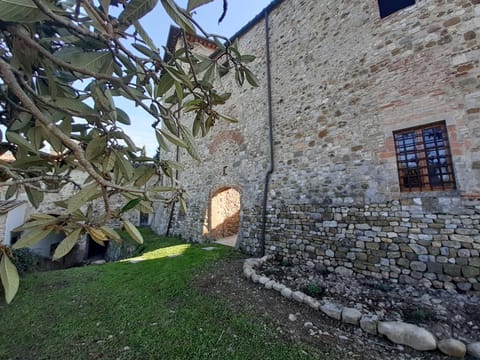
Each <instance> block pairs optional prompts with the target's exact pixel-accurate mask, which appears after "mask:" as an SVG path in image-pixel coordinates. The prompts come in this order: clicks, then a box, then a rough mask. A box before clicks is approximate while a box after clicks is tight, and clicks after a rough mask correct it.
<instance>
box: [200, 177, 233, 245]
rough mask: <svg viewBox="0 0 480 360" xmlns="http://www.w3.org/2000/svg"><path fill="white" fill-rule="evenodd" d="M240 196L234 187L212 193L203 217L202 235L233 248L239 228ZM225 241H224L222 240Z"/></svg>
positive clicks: (223, 188)
mask: <svg viewBox="0 0 480 360" xmlns="http://www.w3.org/2000/svg"><path fill="white" fill-rule="evenodd" d="M240 209H241V194H240V191H238V189H236V188H235V187H229V186H226V187H222V188H220V189H218V190H217V191H215V192H213V193H212V195H211V196H210V199H209V206H208V208H207V211H206V216H205V227H204V235H206V236H207V237H209V238H211V239H214V240H217V241H219V242H220V243H224V244H225V245H231V246H235V244H236V240H237V235H238V230H239V227H240ZM224 239H225V240H224Z"/></svg>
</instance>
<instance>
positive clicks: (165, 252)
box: [122, 244, 190, 263]
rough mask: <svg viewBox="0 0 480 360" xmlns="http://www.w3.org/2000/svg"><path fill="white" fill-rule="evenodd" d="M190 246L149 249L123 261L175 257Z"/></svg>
mask: <svg viewBox="0 0 480 360" xmlns="http://www.w3.org/2000/svg"><path fill="white" fill-rule="evenodd" d="M189 248H190V244H183V245H176V246H168V247H165V248H160V249H157V250H153V251H148V252H146V253H144V254H142V255H140V256H136V257H132V258H129V259H125V260H122V262H131V263H132V262H133V263H134V262H140V261H145V260H157V259H162V258H167V257H175V256H179V255H182V254H183V253H184V252H185V251H187V249H189Z"/></svg>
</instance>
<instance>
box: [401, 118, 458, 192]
mask: <svg viewBox="0 0 480 360" xmlns="http://www.w3.org/2000/svg"><path fill="white" fill-rule="evenodd" d="M393 138H394V142H395V153H396V155H397V166H398V179H399V182H400V191H438V190H454V189H455V188H456V186H455V174H454V172H453V166H452V157H451V151H450V144H449V141H448V133H447V127H446V123H445V121H441V122H436V123H432V124H427V125H423V126H418V127H414V128H409V129H404V130H399V131H395V132H394V133H393Z"/></svg>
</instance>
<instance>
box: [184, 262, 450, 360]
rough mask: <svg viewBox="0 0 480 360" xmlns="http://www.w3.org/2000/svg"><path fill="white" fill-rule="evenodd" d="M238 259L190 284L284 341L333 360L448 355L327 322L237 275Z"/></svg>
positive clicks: (308, 309)
mask: <svg viewBox="0 0 480 360" xmlns="http://www.w3.org/2000/svg"><path fill="white" fill-rule="evenodd" d="M243 260H244V259H238V258H236V259H229V260H224V261H221V262H219V263H218V264H216V266H215V267H214V268H212V269H210V270H209V271H208V272H205V273H202V274H199V275H197V277H196V278H195V279H194V284H193V286H195V287H197V288H198V289H199V290H200V291H201V292H203V293H205V294H209V295H213V296H214V297H217V298H218V297H220V298H222V299H224V300H225V301H226V302H227V303H228V304H229V306H230V307H231V309H232V311H243V312H247V313H250V314H252V315H254V316H256V317H257V318H258V321H262V322H266V323H269V324H270V325H272V326H273V327H274V328H275V329H276V331H277V332H278V335H279V336H282V337H284V338H285V339H286V340H293V341H300V342H303V343H305V344H308V345H309V346H313V347H315V348H317V349H328V350H330V351H331V350H334V351H335V352H336V353H337V354H338V359H368V360H373V359H376V360H378V359H400V360H401V359H419V360H420V359H435V360H440V359H447V357H446V356H443V355H442V354H440V353H439V352H425V353H422V352H418V351H415V350H412V349H409V348H406V347H403V346H398V345H394V344H392V343H390V342H389V341H388V340H385V339H383V338H381V337H376V336H367V335H366V334H365V333H364V332H362V331H361V329H360V328H358V327H356V326H350V325H347V324H344V323H341V322H339V321H336V320H332V319H330V318H329V317H327V316H326V315H324V314H323V313H322V312H320V311H315V310H312V309H310V308H309V307H307V306H305V305H302V304H298V303H296V302H293V301H290V300H287V299H285V298H283V297H281V296H280V294H278V293H277V292H276V291H272V290H266V289H264V288H263V287H261V286H259V285H258V284H254V283H252V282H251V281H249V280H246V279H245V278H244V277H243V276H242V274H241V273H242V264H243ZM270 269H272V268H270ZM274 272H275V271H274ZM269 276H270V277H272V274H269ZM380 291H381V290H380ZM345 305H346V304H345Z"/></svg>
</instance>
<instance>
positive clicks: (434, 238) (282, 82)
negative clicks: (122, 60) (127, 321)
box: [154, 0, 480, 290]
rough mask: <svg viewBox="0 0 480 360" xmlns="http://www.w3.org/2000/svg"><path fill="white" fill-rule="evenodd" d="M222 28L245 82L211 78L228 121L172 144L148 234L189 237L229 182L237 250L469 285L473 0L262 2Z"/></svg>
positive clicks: (476, 214)
mask: <svg viewBox="0 0 480 360" xmlns="http://www.w3.org/2000/svg"><path fill="white" fill-rule="evenodd" d="M392 3H395V5H393V7H392V5H390V4H392ZM235 38H237V39H238V42H239V45H240V48H241V51H242V52H243V53H249V54H255V55H256V56H257V59H256V60H255V62H253V63H252V66H251V68H252V70H253V71H254V72H255V73H256V75H257V76H258V78H259V83H260V86H259V87H258V88H249V87H248V86H247V87H246V88H245V87H244V88H238V87H236V86H235V81H234V77H233V74H232V73H229V74H227V75H225V76H223V77H221V78H220V79H218V86H219V88H220V89H222V88H223V89H225V90H226V89H228V91H232V97H231V100H229V102H228V103H227V104H226V105H225V106H224V107H223V109H221V110H222V111H223V112H224V113H226V114H228V115H231V116H234V117H236V118H238V119H239V120H240V121H239V123H238V124H234V125H232V124H223V123H219V124H218V125H216V126H215V128H214V129H213V130H212V131H211V133H210V134H209V135H208V136H207V137H206V138H205V139H202V140H201V141H199V148H200V151H201V153H202V154H203V156H202V157H203V161H202V162H201V163H197V162H195V161H194V160H191V159H189V157H188V155H186V154H185V153H183V152H182V151H180V161H181V162H183V163H186V164H187V166H186V170H185V171H183V172H182V173H181V174H180V181H181V182H182V183H183V185H184V186H185V188H186V190H187V191H188V193H189V196H190V197H189V207H188V211H187V213H186V214H182V213H181V212H179V211H178V210H177V209H174V211H170V210H171V209H164V208H159V209H158V211H157V213H156V214H155V219H154V228H155V229H156V231H158V232H165V231H166V229H167V228H169V230H170V233H173V234H178V235H182V236H183V237H185V238H187V239H189V240H193V241H203V240H204V239H205V235H208V233H209V232H210V231H211V230H212V227H211V222H212V221H211V220H212V219H210V215H209V214H212V206H211V204H212V198H213V197H214V196H215V195H217V194H218V193H219V192H222V191H223V190H228V189H234V190H235V191H237V192H238V194H239V196H240V217H239V232H238V240H237V245H238V246H239V247H240V248H241V249H242V250H243V251H245V252H247V253H251V254H256V255H259V254H263V253H268V254H275V255H276V256H277V257H278V258H286V259H288V261H291V262H293V263H305V264H308V265H309V266H312V267H314V266H317V267H319V268H324V267H326V268H327V269H328V270H330V271H337V272H342V273H346V274H350V273H353V272H357V273H362V274H364V275H367V276H373V277H376V278H383V279H390V280H392V281H395V282H397V281H398V282H401V283H417V282H420V283H423V284H425V285H426V286H434V287H436V288H441V287H444V288H455V287H458V288H459V289H461V290H471V289H474V290H480V283H479V281H480V257H479V250H480V235H479V233H480V152H479V149H480V65H479V63H480V1H479V0H449V1H447V0H416V1H415V0H402V1H395V2H393V1H385V0H379V1H377V0H366V1H348V0H335V1H333V0H283V1H274V2H273V3H272V4H271V5H269V6H268V7H267V8H266V9H265V11H264V12H263V13H261V14H259V15H258V16H257V17H256V18H255V19H253V20H252V21H251V22H250V23H249V24H247V25H246V26H245V27H244V28H243V29H241V30H240V31H239V33H238V34H237V35H235ZM170 40H171V39H170ZM212 51H213V50H212ZM170 215H171V216H170Z"/></svg>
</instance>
